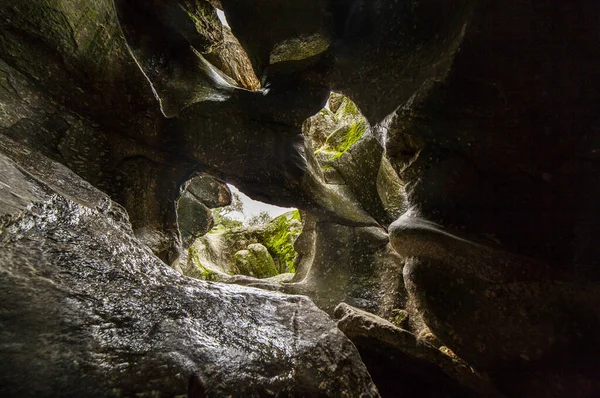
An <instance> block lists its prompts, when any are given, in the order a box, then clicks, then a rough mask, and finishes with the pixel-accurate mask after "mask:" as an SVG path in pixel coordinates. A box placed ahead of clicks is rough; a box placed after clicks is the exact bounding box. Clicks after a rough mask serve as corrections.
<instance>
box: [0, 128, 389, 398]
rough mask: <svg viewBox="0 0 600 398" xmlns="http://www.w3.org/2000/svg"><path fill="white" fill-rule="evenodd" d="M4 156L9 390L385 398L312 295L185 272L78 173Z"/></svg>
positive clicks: (16, 153)
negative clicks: (154, 249)
mask: <svg viewBox="0 0 600 398" xmlns="http://www.w3.org/2000/svg"><path fill="white" fill-rule="evenodd" d="M0 153H1V154H0V168H1V171H2V172H1V173H0V187H1V188H0V217H1V218H0V220H1V224H0V225H1V229H0V247H1V248H2V250H0V272H1V273H2V275H3V277H2V279H1V282H0V285H1V286H0V296H1V300H0V302H1V304H0V306H1V310H0V312H1V313H2V322H1V323H0V353H1V356H2V362H1V363H0V385H1V386H2V387H1V389H2V394H3V395H6V396H23V397H44V396H48V397H49V396H56V395H60V396H73V397H76V396H79V397H80V396H90V397H107V396H115V397H118V396H131V395H153V396H154V395H156V396H158V395H160V396H182V395H185V394H186V393H187V394H188V396H190V397H204V396H206V395H210V396H249V395H250V396H262V395H278V396H339V395H340V394H342V395H346V396H358V395H361V396H365V397H368V396H373V397H375V396H378V393H377V390H376V389H375V387H374V385H373V383H372V382H371V379H370V377H369V375H368V373H367V371H366V369H365V367H364V365H363V364H362V362H361V360H360V357H359V356H358V353H357V352H356V349H355V348H354V346H353V345H352V344H351V343H350V341H348V340H347V339H346V338H345V337H344V335H343V334H342V333H341V332H340V331H339V330H338V329H337V328H336V326H335V324H334V323H333V322H332V321H331V320H330V319H329V318H328V317H327V316H326V315H325V314H324V313H323V312H321V311H320V310H318V309H317V308H316V307H315V306H314V305H313V304H312V303H311V302H310V301H309V300H307V299H306V298H304V297H299V296H287V295H282V294H278V293H270V292H266V291H260V290H256V289H251V288H246V287H239V286H233V285H219V284H214V283H208V282H203V281H199V280H194V279H191V278H186V277H183V276H180V275H179V274H178V273H177V272H175V271H173V270H172V269H170V268H169V267H168V266H166V265H165V264H164V263H162V262H161V261H160V260H159V259H158V258H157V257H155V256H154V255H153V254H152V252H151V251H150V250H149V249H148V248H147V247H145V246H144V245H142V244H141V243H140V242H139V241H138V240H136V239H135V237H134V236H133V232H132V229H131V226H130V224H129V222H128V219H127V214H126V213H125V211H124V210H123V209H122V208H121V207H120V206H119V205H117V204H116V203H114V202H112V201H111V200H110V199H109V198H108V197H107V196H106V195H105V194H103V193H101V192H100V191H98V190H96V189H95V188H93V187H92V186H91V185H89V184H88V183H86V182H85V181H83V180H81V179H80V178H79V177H78V176H76V175H75V174H74V173H72V172H71V171H70V170H68V169H67V168H65V167H64V166H62V165H60V164H57V163H54V162H52V161H50V160H49V159H47V158H44V157H43V156H40V155H39V154H37V153H36V152H34V151H31V150H29V149H27V148H24V147H21V146H19V145H16V144H15V143H14V142H13V141H11V140H8V139H5V140H2V141H0Z"/></svg>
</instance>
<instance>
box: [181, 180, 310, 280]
mask: <svg viewBox="0 0 600 398" xmlns="http://www.w3.org/2000/svg"><path fill="white" fill-rule="evenodd" d="M228 186H229V188H230V190H231V194H232V201H231V204H230V205H229V206H225V207H219V208H215V209H212V210H211V212H212V216H213V220H214V224H213V225H214V226H213V228H212V229H211V230H210V231H209V232H208V233H207V234H205V235H204V236H201V237H199V238H197V239H196V240H194V242H193V243H192V244H191V246H190V247H189V249H188V254H189V256H188V266H187V267H186V271H184V273H185V274H186V275H188V276H192V277H195V278H198V279H204V280H212V281H224V280H227V279H229V278H230V277H231V276H233V275H245V276H250V277H254V278H259V279H263V278H271V279H272V280H274V281H278V282H285V281H289V280H291V279H292V278H293V276H294V273H295V271H296V270H295V267H294V261H295V260H296V257H297V253H296V250H295V249H294V243H295V241H296V239H297V238H298V236H299V235H300V233H301V232H302V222H301V219H300V212H299V211H298V210H297V209H293V208H282V207H277V206H273V205H270V204H267V203H263V202H259V201H256V200H253V199H251V198H249V197H248V196H246V195H245V194H244V193H242V192H240V191H239V190H238V189H237V188H236V187H234V186H232V185H228Z"/></svg>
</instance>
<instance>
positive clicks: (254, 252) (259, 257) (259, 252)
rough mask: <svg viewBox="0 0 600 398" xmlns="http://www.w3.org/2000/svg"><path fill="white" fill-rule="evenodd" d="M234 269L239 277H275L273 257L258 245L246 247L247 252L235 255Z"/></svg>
mask: <svg viewBox="0 0 600 398" xmlns="http://www.w3.org/2000/svg"><path fill="white" fill-rule="evenodd" d="M234 258H235V268H236V269H237V273H238V274H241V275H248V276H253V277H255V278H268V277H271V276H275V275H277V268H275V262H274V261H273V257H271V255H270V254H269V251H268V250H267V248H266V247H265V246H263V245H261V244H260V243H252V244H251V245H248V249H247V250H240V251H239V252H237V253H235V256H234Z"/></svg>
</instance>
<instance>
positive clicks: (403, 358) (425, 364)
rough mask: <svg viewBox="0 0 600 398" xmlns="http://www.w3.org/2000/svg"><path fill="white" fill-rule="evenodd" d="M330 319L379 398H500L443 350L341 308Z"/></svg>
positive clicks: (485, 381)
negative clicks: (360, 359) (362, 363)
mask: <svg viewBox="0 0 600 398" xmlns="http://www.w3.org/2000/svg"><path fill="white" fill-rule="evenodd" d="M335 317H336V318H337V319H338V326H339V328H340V329H341V330H342V331H343V332H344V334H345V335H346V336H348V337H349V338H350V339H351V340H352V342H353V343H354V344H356V346H357V348H358V349H359V352H360V353H361V356H362V357H363V359H364V360H365V362H366V363H367V364H368V365H367V366H369V369H370V372H371V375H372V376H373V378H374V380H375V381H376V383H377V384H378V385H379V386H381V387H380V388H381V393H382V394H383V395H384V396H401V395H410V396H411V397H413V396H414V397H426V396H435V397H476V396H485V397H501V396H502V395H501V394H500V393H499V392H498V391H497V390H496V388H495V387H494V386H493V384H492V383H491V382H490V380H489V379H488V378H487V377H486V376H484V375H482V374H479V373H477V372H476V371H475V370H473V369H472V368H471V367H469V365H468V364H467V363H465V362H464V361H463V360H461V359H460V358H458V357H457V356H456V355H454V354H453V353H452V351H450V350H449V349H448V348H447V347H443V348H441V349H438V348H436V347H434V346H432V345H430V344H428V343H427V342H425V341H422V340H419V339H418V338H417V337H416V336H415V335H414V334H412V333H410V332H409V331H407V330H404V329H402V328H399V327H397V326H395V325H393V324H392V323H390V322H388V321H386V320H385V319H382V318H380V317H378V316H375V315H373V314H370V313H368V312H365V311H361V310H359V309H356V308H353V307H351V306H349V305H347V304H345V303H342V304H340V305H339V306H337V307H336V309H335ZM377 362H379V363H377Z"/></svg>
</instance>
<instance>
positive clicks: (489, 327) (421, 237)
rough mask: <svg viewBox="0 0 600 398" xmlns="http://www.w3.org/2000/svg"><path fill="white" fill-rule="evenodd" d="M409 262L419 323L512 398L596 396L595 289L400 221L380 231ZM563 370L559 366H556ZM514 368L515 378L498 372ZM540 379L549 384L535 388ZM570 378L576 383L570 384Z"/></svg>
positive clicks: (599, 323) (433, 228)
mask: <svg viewBox="0 0 600 398" xmlns="http://www.w3.org/2000/svg"><path fill="white" fill-rule="evenodd" d="M390 237H391V238H390V239H391V242H392V245H393V247H394V248H395V249H396V251H397V252H398V253H399V254H400V255H402V256H404V257H406V258H408V259H410V260H408V261H407V262H406V264H405V265H404V269H403V272H404V281H405V284H406V287H407V290H408V292H409V295H410V297H411V300H414V302H415V303H416V306H417V308H418V310H419V311H420V313H421V314H422V315H423V319H424V321H425V323H426V324H427V325H428V326H429V327H430V328H431V330H432V331H433V333H435V335H436V336H438V337H439V338H440V339H441V340H442V342H443V343H444V344H446V345H447V346H448V347H450V348H451V349H452V350H453V351H455V352H456V353H457V354H458V355H459V356H460V357H461V358H464V359H465V360H467V361H468V362H469V363H471V364H473V365H475V366H477V367H478V368H479V369H481V370H482V371H486V372H488V373H489V374H490V376H491V377H492V379H493V380H494V381H495V382H497V383H498V387H499V388H500V389H501V390H502V391H503V392H506V393H507V394H509V395H514V394H517V395H519V396H521V395H523V394H525V395H526V394H527V393H529V392H531V391H533V390H537V391H539V393H540V394H541V395H542V396H552V397H553V396H560V395H561V394H562V393H561V391H564V389H565V388H567V387H565V386H568V385H571V383H580V382H581V381H582V380H586V381H585V383H587V384H586V385H587V386H588V387H586V389H581V388H578V391H577V394H584V395H577V396H585V394H587V393H588V392H590V391H600V384H598V383H597V379H596V378H595V376H593V374H594V373H595V372H596V371H597V370H598V369H600V361H598V354H599V353H600V341H599V339H598V333H597V331H598V330H599V329H598V328H599V327H600V312H599V311H598V308H599V304H600V286H598V285H597V284H595V283H590V282H589V281H577V280H573V279H571V278H568V277H565V275H561V274H560V273H557V272H556V271H555V270H553V269H552V268H550V267H548V266H547V265H545V264H543V263H540V262H538V261H535V260H533V259H528V258H525V257H521V256H518V255H515V254H511V253H507V252H503V251H502V250H499V249H497V248H493V247H491V246H489V245H484V244H482V243H480V242H474V241H471V240H468V239H465V238H462V237H460V236H458V235H454V234H452V233H450V232H448V231H447V230H444V229H443V228H441V227H440V226H437V225H435V224H433V223H431V222H428V221H426V220H423V219H420V218H418V217H416V216H415V215H414V214H407V215H405V216H403V217H401V218H400V219H399V220H397V221H395V222H394V223H393V224H392V225H391V227H390ZM567 359H568V361H571V362H569V365H568V366H567V365H566V361H567ZM511 367H512V369H513V370H514V369H519V376H515V375H514V374H513V373H512V372H508V371H507V369H508V368H511ZM544 377H547V378H548V379H552V380H555V381H554V382H552V383H548V384H547V385H545V386H541V385H538V384H540V382H541V379H543V378H544ZM577 380H579V381H577Z"/></svg>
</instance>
